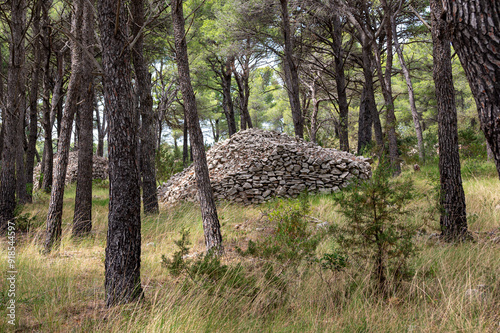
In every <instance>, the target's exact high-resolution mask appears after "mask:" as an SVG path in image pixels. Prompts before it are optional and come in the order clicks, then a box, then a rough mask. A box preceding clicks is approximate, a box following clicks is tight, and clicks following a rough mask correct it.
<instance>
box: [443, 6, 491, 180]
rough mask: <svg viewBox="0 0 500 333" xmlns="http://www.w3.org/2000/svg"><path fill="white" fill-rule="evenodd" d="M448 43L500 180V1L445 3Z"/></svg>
mask: <svg viewBox="0 0 500 333" xmlns="http://www.w3.org/2000/svg"><path fill="white" fill-rule="evenodd" d="M443 3H445V4H446V5H447V13H446V14H447V20H448V22H449V24H450V28H451V29H450V30H451V41H452V42H453V47H454V49H455V51H456V52H457V54H458V57H459V58H460V62H461V63H462V66H463V67H464V70H465V74H466V76H467V79H468V81H469V85H470V87H471V90H472V94H473V95H474V99H475V100H476V105H477V111H478V114H479V119H480V121H481V128H482V130H483V132H484V134H485V137H486V139H487V140H488V143H489V145H490V147H491V151H492V153H493V156H494V157H495V164H496V167H497V172H498V175H499V177H500V2H499V1H498V0H487V1H480V0H467V1H465V0H454V1H451V0H444V1H443Z"/></svg>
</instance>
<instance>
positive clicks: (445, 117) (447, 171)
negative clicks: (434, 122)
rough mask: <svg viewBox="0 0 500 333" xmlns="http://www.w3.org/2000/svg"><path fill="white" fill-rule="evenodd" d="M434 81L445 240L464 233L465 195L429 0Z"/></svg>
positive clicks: (437, 13) (449, 82)
mask: <svg viewBox="0 0 500 333" xmlns="http://www.w3.org/2000/svg"><path fill="white" fill-rule="evenodd" d="M430 4H431V18H432V20H431V23H432V42H433V57H434V69H433V76H434V84H435V86H436V98H437V106H438V134H439V174H440V181H441V195H440V200H441V210H442V211H441V218H440V224H441V232H442V236H443V238H444V239H446V240H449V241H451V240H460V239H463V238H464V237H465V236H466V235H467V215H466V209H465V194H464V190H463V187H462V176H461V173H460V155H459V152H458V132H457V110H456V107H455V90H454V87H453V77H452V67H451V48H450V41H449V37H448V33H447V29H446V22H444V20H443V19H441V15H442V8H441V4H440V1H439V0H431V2H430Z"/></svg>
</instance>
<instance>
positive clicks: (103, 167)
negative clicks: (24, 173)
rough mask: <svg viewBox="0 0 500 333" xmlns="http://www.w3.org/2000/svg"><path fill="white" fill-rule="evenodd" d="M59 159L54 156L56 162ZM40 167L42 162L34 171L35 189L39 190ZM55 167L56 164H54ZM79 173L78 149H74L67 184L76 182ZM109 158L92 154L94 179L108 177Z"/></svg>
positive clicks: (67, 171) (69, 160) (67, 174)
mask: <svg viewBox="0 0 500 333" xmlns="http://www.w3.org/2000/svg"><path fill="white" fill-rule="evenodd" d="M56 161H57V158H56V156H54V164H55V162H56ZM40 169H41V163H38V165H37V166H36V167H35V170H34V172H33V189H34V190H37V189H39V188H40V185H41V184H39V180H40ZM54 169H55V165H54ZM77 175H78V151H72V152H70V153H69V158H68V169H67V170H66V181H65V183H66V185H68V184H70V183H74V182H76V178H77ZM108 176H109V174H108V159H107V158H104V157H100V156H97V155H93V156H92V179H108Z"/></svg>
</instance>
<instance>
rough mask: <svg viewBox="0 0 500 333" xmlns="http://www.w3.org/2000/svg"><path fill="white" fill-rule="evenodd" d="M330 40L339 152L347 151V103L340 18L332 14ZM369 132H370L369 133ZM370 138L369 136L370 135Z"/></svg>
mask: <svg viewBox="0 0 500 333" xmlns="http://www.w3.org/2000/svg"><path fill="white" fill-rule="evenodd" d="M332 20H333V32H332V40H333V45H335V50H334V52H335V56H334V60H335V71H336V75H335V83H336V85H337V99H338V104H339V141H340V150H343V151H349V103H348V102H347V91H346V90H347V84H346V82H345V72H344V49H343V48H342V25H341V22H340V16H339V15H337V14H336V13H334V14H333V19H332ZM370 132H371V131H370ZM370 137H371V135H370Z"/></svg>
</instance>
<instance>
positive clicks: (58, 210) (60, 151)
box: [44, 0, 84, 253]
mask: <svg viewBox="0 0 500 333" xmlns="http://www.w3.org/2000/svg"><path fill="white" fill-rule="evenodd" d="M82 2H84V0H74V1H73V17H72V21H71V33H72V35H73V36H75V38H78V39H79V43H81V38H80V37H81V31H82V11H83V8H82ZM79 43H77V42H76V41H75V40H71V77H70V79H69V83H68V92H67V97H66V103H65V105H64V111H63V115H62V119H61V129H60V133H59V140H58V142H57V155H56V163H55V170H54V179H53V182H52V189H51V192H50V204H49V211H48V213H47V233H46V236H45V249H44V250H45V253H49V252H50V251H51V250H52V248H53V247H54V246H58V245H59V243H60V241H61V232H62V229H61V223H62V210H63V198H64V186H65V181H66V171H67V167H68V157H69V148H70V147H69V145H70V139H71V130H72V127H73V120H74V117H75V113H76V110H77V107H78V101H79V97H80V92H81V86H82V71H83V68H82V53H83V51H82V50H81V48H80V46H79V45H78V44H79Z"/></svg>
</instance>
